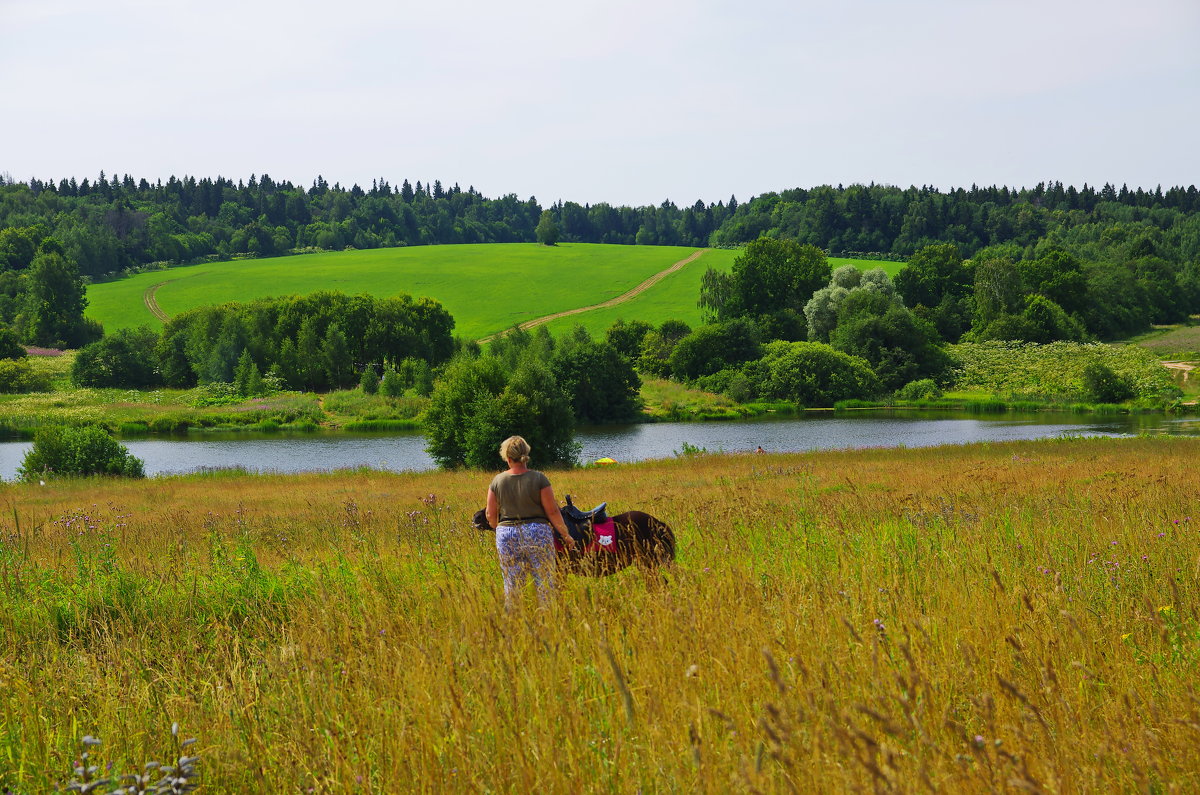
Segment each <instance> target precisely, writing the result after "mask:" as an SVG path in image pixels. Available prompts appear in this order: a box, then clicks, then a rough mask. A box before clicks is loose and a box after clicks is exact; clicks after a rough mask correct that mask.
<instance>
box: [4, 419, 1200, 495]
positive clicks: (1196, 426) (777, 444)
mask: <svg viewBox="0 0 1200 795" xmlns="http://www.w3.org/2000/svg"><path fill="white" fill-rule="evenodd" d="M1139 434H1170V435H1200V418H1197V417H1170V416H1165V415H1135V416H1112V417H1098V416H1095V415H1071V414H1061V415H1054V414H1031V415H1012V414H1002V415H995V416H987V417H968V416H964V415H962V414H930V413H917V412H895V413H891V414H888V413H882V412H871V413H869V414H867V413H855V414H852V415H833V414H828V415H823V416H822V415H809V416H805V417H801V418H789V419H765V420H753V421H737V422H694V423H655V424H649V425H623V426H607V427H602V428H585V429H583V430H582V431H581V432H580V433H578V434H577V435H576V439H577V441H579V442H580V444H581V445H582V453H581V459H582V460H583V461H585V462H586V461H594V460H596V459H597V458H602V457H605V456H608V457H611V458H615V459H616V460H617V461H641V460H645V459H649V458H668V457H671V456H673V455H675V454H677V453H679V452H682V451H683V450H684V449H685V447H688V446H690V447H692V448H701V449H705V450H708V451H709V452H718V451H723V452H745V451H751V450H754V449H755V448H756V447H760V446H761V447H762V448H763V449H765V450H767V451H768V452H800V451H808V450H830V449H845V448H867V447H929V446H934V445H941V444H968V443H972V442H1001V441H1012V440H1021V439H1043V438H1053V437H1060V436H1063V435H1078V436H1136V435H1139ZM124 443H125V445H126V446H127V447H128V448H129V449H130V451H131V452H132V453H133V454H134V455H136V456H138V457H139V458H141V459H142V460H143V461H145V462H146V473H147V474H148V475H158V474H169V473H179V472H192V471H196V470H198V469H203V468H222V467H244V468H246V469H248V470H251V471H260V472H270V471H274V472H310V471H322V470H333V469H347V468H356V467H372V468H376V469H385V470H392V471H425V470H429V469H433V468H434V462H433V459H431V458H430V457H429V454H428V453H426V452H425V438H424V437H423V436H422V435H420V434H418V433H391V434H386V435H382V434H381V435H347V434H320V433H315V434H299V435H286V434H278V435H270V436H254V437H250V436H247V435H246V434H232V433H228V434H223V435H204V436H193V437H191V438H189V439H186V440H182V439H145V440H125V442H124ZM28 448H29V443H28V442H4V443H0V477H3V478H5V479H6V480H7V479H12V478H13V477H15V475H16V471H17V467H18V466H19V465H20V463H21V460H22V458H23V457H24V455H25V451H26V450H27V449H28Z"/></svg>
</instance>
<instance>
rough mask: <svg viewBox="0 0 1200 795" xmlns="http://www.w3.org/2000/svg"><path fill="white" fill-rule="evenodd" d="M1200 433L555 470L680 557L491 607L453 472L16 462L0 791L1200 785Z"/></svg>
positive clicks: (5, 520)
mask: <svg viewBox="0 0 1200 795" xmlns="http://www.w3.org/2000/svg"><path fill="white" fill-rule="evenodd" d="M1198 459H1200V441H1197V440H1179V439H1175V440H1169V439H1164V440H1146V439H1139V440H1125V441H1109V440H1087V441H1066V442H1057V443H1055V442H1050V443H1036V442H1020V443H1013V444H1004V445H990V446H969V447H955V448H940V449H933V450H872V451H858V452H837V453H822V454H802V455H768V456H763V455H758V456H754V455H745V456H731V455H716V456H701V457H689V458H687V459H678V460H669V461H662V462H653V463H646V464H642V465H638V466H620V467H615V468H612V469H595V470H593V469H589V470H582V471H576V472H563V473H556V474H554V476H553V480H554V483H555V487H556V490H557V491H558V493H559V494H560V496H561V495H562V494H565V493H567V492H570V493H572V494H574V495H575V496H576V497H577V499H578V501H579V502H592V501H596V502H598V501H600V500H608V501H609V504H610V506H611V507H612V509H613V510H624V509H628V508H641V509H644V510H648V511H650V512H651V513H654V514H656V515H657V516H660V517H661V518H663V519H665V520H666V521H668V522H669V523H671V524H672V525H673V526H674V528H675V531H676V534H677V537H678V539H679V544H680V559H679V561H678V564H677V565H676V566H675V568H674V570H672V571H670V572H668V573H666V574H665V576H660V575H658V574H656V573H643V572H639V571H636V570H630V571H626V572H623V573H621V574H619V575H617V576H615V577H612V578H609V579H606V580H591V579H585V578H572V579H570V580H568V581H567V582H566V584H565V586H564V587H563V588H562V590H561V592H560V594H559V597H558V599H557V600H556V602H555V603H554V605H553V607H552V609H549V610H538V609H537V608H536V599H534V598H533V596H532V594H529V599H528V600H527V603H526V604H525V605H524V606H523V607H521V608H520V609H518V610H516V611H515V612H513V613H511V614H508V613H506V612H505V610H504V608H503V600H502V596H501V587H500V577H499V572H498V567H497V564H496V561H495V551H494V548H493V546H492V538H491V536H490V535H482V534H480V533H478V532H477V531H475V530H473V529H471V528H470V526H469V520H470V515H471V513H472V512H473V511H474V510H476V509H477V508H478V507H480V506H481V505H482V500H483V494H484V489H485V487H486V482H487V478H486V477H484V476H481V475H479V474H471V473H433V474H422V475H392V474H384V473H375V472H361V473H346V474H335V475H321V476H291V477H284V476H265V477H245V476H238V477H233V476H224V477H221V476H217V477H212V476H210V477H189V478H172V479H164V480H152V481H149V482H145V483H111V482H103V483H96V482H91V483H77V484H66V485H53V486H48V487H44V488H39V487H36V486H17V485H6V486H4V487H3V490H2V492H0V493H2V494H3V496H4V500H5V502H6V503H7V506H8V507H7V509H6V510H5V511H4V513H5V514H7V515H6V516H5V517H0V527H2V528H3V529H2V531H0V532H2V535H0V792H3V791H4V788H5V787H8V788H10V789H11V790H13V791H14V792H44V791H46V790H48V789H52V788H53V787H54V786H55V784H57V783H61V782H63V781H65V780H67V779H68V778H69V777H70V775H71V766H72V761H73V760H74V759H75V758H76V755H77V754H78V753H79V739H80V738H81V737H82V736H83V735H84V734H91V735H95V736H98V737H99V738H101V740H102V741H103V744H102V745H100V746H97V747H94V748H92V749H91V753H92V756H93V758H95V759H99V760H100V764H102V765H103V764H106V763H110V762H111V763H112V764H113V765H114V767H113V770H114V771H120V770H127V769H133V768H134V767H136V766H139V765H140V764H141V763H142V762H144V761H146V760H148V759H152V758H158V759H161V758H163V757H166V756H167V755H168V754H169V753H170V752H171V745H170V742H171V740H172V737H171V732H170V727H171V724H172V723H173V722H178V723H179V724H180V726H181V727H182V732H183V733H186V734H187V735H188V736H195V737H198V738H199V742H198V743H197V744H196V745H195V746H193V747H192V750H193V751H195V752H197V753H198V754H199V756H200V757H201V764H200V769H201V771H202V774H203V776H204V778H203V789H202V790H201V791H207V792H239V793H245V792H293V791H294V792H306V791H313V792H377V793H383V792H408V791H418V792H419V791H436V792H441V791H489V792H528V791H534V790H541V791H548V792H580V791H589V792H591V791H601V792H609V791H610V792H632V791H639V790H640V791H646V792H665V791H672V792H673V791H681V790H682V791H697V792H727V791H731V790H732V791H761V792H792V791H800V792H809V791H877V792H908V791H927V790H928V791H942V792H993V791H1001V792H1007V791H1022V792H1024V791H1040V792H1109V791H1148V792H1172V791H1178V792H1186V791H1196V789H1197V788H1200V772H1198V771H1200V752H1198V751H1197V749H1198V748H1200V695H1198V693H1197V681H1198V678H1197V661H1198V656H1200V615H1198V613H1197V604H1198V597H1200V588H1198V586H1197V581H1198V576H1200V571H1198V568H1200V541H1198V538H1197V529H1198V526H1200V510H1197V509H1198V507H1200V506H1198V505H1197V489H1196V482H1197V481H1196V476H1195V461H1196V460H1198Z"/></svg>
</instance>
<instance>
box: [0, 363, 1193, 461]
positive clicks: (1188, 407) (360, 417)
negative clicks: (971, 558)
mask: <svg viewBox="0 0 1200 795" xmlns="http://www.w3.org/2000/svg"><path fill="white" fill-rule="evenodd" d="M74 355H75V354H74V352H73V351H67V352H65V353H63V354H62V355H58V356H31V357H29V360H30V362H31V363H32V364H33V365H34V367H35V368H36V372H37V375H38V377H39V378H41V379H43V381H44V382H45V383H46V384H47V386H48V387H49V388H50V391H46V392H30V393H23V394H4V395H0V437H4V436H7V437H8V438H17V439H24V438H31V437H32V436H33V434H34V432H35V431H36V430H37V428H38V427H40V426H42V425H47V424H63V425H81V424H99V425H102V426H104V427H106V428H108V429H109V430H110V431H111V432H113V433H114V434H116V435H118V436H122V437H127V438H138V437H144V436H168V437H169V436H176V437H178V436H186V435H189V434H195V433H207V432H210V431H220V432H241V431H247V432H255V433H274V432H280V431H290V432H313V431H318V430H319V431H322V432H328V433H338V432H352V433H359V432H387V431H419V430H420V429H421V414H422V412H423V411H424V408H425V406H426V405H427V402H428V401H427V399H425V398H421V397H417V396H413V395H409V396H407V397H400V398H385V397H383V396H380V395H364V394H363V393H362V391H361V390H359V389H352V390H343V391H337V392H331V393H328V394H315V393H302V392H284V393H280V394H277V395H273V396H270V397H264V398H252V399H247V400H241V401H237V402H234V403H231V404H229V405H209V403H210V400H209V398H210V397H211V396H210V395H209V394H208V392H207V391H206V390H205V389H204V388H196V389H190V390H180V389H165V388H164V389H154V390H134V389H77V388H74V387H73V386H72V385H71V383H70V377H69V374H70V368H71V363H72V361H73V359H74ZM1197 381H1200V379H1193V380H1192V381H1191V382H1188V383H1187V384H1184V383H1183V382H1182V381H1181V382H1180V385H1181V386H1184V387H1185V389H1186V391H1185V394H1184V397H1183V398H1182V399H1180V400H1175V401H1172V402H1166V403H1158V404H1150V403H1148V402H1142V403H1138V402H1136V401H1135V402H1132V403H1129V404H1121V405H1112V404H1089V403H1083V402H1079V401H1067V400H1063V401H1055V400H1050V399H1044V398H1043V399H1037V400H1033V399H1030V398H1029V396H1021V395H1018V396H1012V395H998V394H994V393H991V392H987V391H983V390H972V391H956V392H949V393H947V394H946V395H944V396H943V397H941V398H937V399H933V400H918V401H901V400H884V401H865V400H851V401H841V402H839V403H838V404H836V405H835V406H834V407H832V408H806V407H803V406H799V405H797V404H795V403H789V402H786V401H778V402H760V403H737V402H735V401H733V400H731V399H730V398H728V397H725V396H723V395H718V394H714V393H711V392H704V391H701V390H697V389H691V388H689V387H686V386H683V385H682V384H679V383H676V382H673V381H668V380H665V379H658V378H644V379H643V382H642V389H641V397H642V402H643V404H644V406H645V408H644V409H643V411H642V413H641V415H640V416H639V417H637V418H635V419H634V421H635V422H688V421H707V420H738V419H753V418H763V417H773V416H774V417H787V416H798V415H802V414H805V413H824V412H828V411H838V412H847V411H860V410H861V411H928V410H937V411H958V412H962V413H964V414H969V415H976V414H992V413H1006V412H1022V413H1038V412H1047V411H1062V412H1069V413H1075V414H1081V413H1093V414H1098V415H1112V414H1125V413H1137V414H1151V413H1159V412H1167V413H1179V414H1187V413H1196V412H1197V411H1198V410H1200V409H1198V408H1197V406H1196V404H1195V399H1196V397H1197V392H1198V391H1200V384H1197Z"/></svg>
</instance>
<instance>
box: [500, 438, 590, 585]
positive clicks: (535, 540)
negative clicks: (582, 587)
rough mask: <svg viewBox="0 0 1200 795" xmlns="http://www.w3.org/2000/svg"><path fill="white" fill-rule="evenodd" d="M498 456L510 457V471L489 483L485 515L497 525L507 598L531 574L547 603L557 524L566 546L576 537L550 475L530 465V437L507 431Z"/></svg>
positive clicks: (508, 460)
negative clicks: (507, 433) (568, 526)
mask: <svg viewBox="0 0 1200 795" xmlns="http://www.w3.org/2000/svg"><path fill="white" fill-rule="evenodd" d="M500 457H501V458H502V459H504V460H505V461H507V462H508V471H507V472H501V473H500V474H499V475H496V477H495V478H493V479H492V483H491V485H490V486H488V493H487V519H488V523H489V524H490V525H491V526H492V527H494V528H496V551H497V552H498V553H499V555H500V569H501V571H502V572H503V574H504V602H505V604H508V605H510V606H511V604H512V595H513V593H514V592H515V591H516V589H517V588H518V587H519V586H520V585H521V583H523V582H524V581H525V577H526V576H528V575H532V576H533V582H534V584H535V585H536V586H537V589H538V600H539V601H541V602H542V603H545V601H546V597H547V596H548V594H549V592H550V589H551V588H552V587H553V586H554V567H555V562H554V530H557V531H558V534H559V536H560V537H561V538H562V542H563V544H564V545H565V546H566V547H567V548H568V549H570V548H572V547H573V546H574V544H575V542H574V540H573V539H572V538H571V536H570V534H568V533H567V525H566V523H565V522H563V519H562V514H561V513H560V512H559V509H558V501H557V500H556V499H555V498H554V489H552V488H551V487H550V479H549V478H547V477H546V476H545V475H544V474H542V473H541V472H538V471H537V470H535V469H530V468H529V442H526V441H525V440H524V439H523V438H521V437H520V436H510V437H508V438H507V439H505V440H504V441H503V442H501V443H500ZM551 526H553V530H552V529H551Z"/></svg>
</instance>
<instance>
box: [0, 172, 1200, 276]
mask: <svg viewBox="0 0 1200 795" xmlns="http://www.w3.org/2000/svg"><path fill="white" fill-rule="evenodd" d="M543 209H547V210H549V211H550V213H551V214H552V217H553V220H554V222H555V224H556V226H557V230H558V233H559V240H560V241H561V242H590V243H618V244H635V243H636V244H642V245H691V246H707V245H718V246H736V245H741V244H744V243H747V242H749V241H751V240H755V239H757V238H759V237H761V236H764V235H765V236H768V237H776V238H782V239H789V240H795V241H797V242H800V243H807V244H811V245H814V246H817V247H818V248H822V249H824V250H826V251H827V252H829V253H830V254H833V255H837V254H843V253H873V254H875V255H877V256H883V257H888V258H895V259H903V258H905V257H907V256H909V255H911V254H913V253H914V252H916V251H917V250H919V249H921V248H923V247H924V246H927V245H930V244H933V243H954V244H956V245H957V246H958V249H959V251H960V253H962V255H963V256H965V257H972V256H973V255H974V254H975V253H976V252H977V251H979V250H980V249H983V248H986V247H989V246H997V245H1012V246H1016V247H1017V252H1016V253H1017V254H1018V256H1021V257H1028V256H1036V249H1037V248H1038V247H1039V246H1040V247H1046V246H1055V247H1060V248H1063V249H1065V250H1068V251H1070V252H1071V253H1073V254H1076V255H1077V256H1080V257H1083V258H1084V259H1088V260H1097V259H1106V258H1111V257H1113V256H1144V255H1146V254H1154V255H1155V256H1158V257H1161V258H1163V259H1165V260H1166V261H1168V262H1172V263H1179V262H1184V261H1193V260H1196V259H1200V192H1198V191H1197V189H1196V187H1195V186H1191V187H1188V188H1181V187H1174V188H1170V189H1168V190H1166V191H1163V190H1162V189H1161V188H1158V189H1155V190H1153V191H1146V190H1144V189H1142V188H1137V189H1134V190H1130V189H1129V188H1127V187H1125V186H1121V187H1120V188H1117V187H1115V186H1113V185H1105V186H1104V187H1102V188H1100V189H1099V190H1097V189H1095V188H1093V187H1091V186H1088V185H1084V186H1083V187H1082V188H1081V189H1076V188H1075V187H1074V186H1066V187H1064V186H1063V185H1062V184H1061V183H1058V182H1054V183H1050V184H1039V185H1037V186H1035V187H1033V188H1020V189H1014V188H1008V187H999V188H997V187H994V186H993V187H987V188H981V187H975V186H972V187H971V188H969V189H967V188H956V189H953V190H948V191H941V190H938V189H935V188H932V187H921V188H916V187H909V188H898V187H892V186H885V185H850V186H849V187H842V186H837V187H831V186H819V187H815V188H811V189H800V188H797V189H794V190H787V191H783V192H781V193H768V194H764V195H762V196H757V197H755V198H753V199H751V200H749V201H746V202H744V203H739V202H738V201H737V199H736V198H734V197H730V199H729V200H728V201H727V202H716V203H705V202H703V201H697V202H695V203H694V204H692V205H688V206H684V207H682V208H681V207H679V206H677V205H676V204H674V203H673V202H670V201H664V202H663V203H662V204H660V205H658V206H646V207H623V206H621V207H616V206H612V205H609V204H605V203H600V204H593V205H581V204H578V203H575V202H569V201H568V202H559V203H556V204H554V205H553V206H550V207H547V208H543V207H542V206H541V205H539V204H538V202H537V200H536V199H535V198H533V197H530V198H528V199H524V200H522V199H519V198H518V197H517V196H515V195H513V194H509V195H506V196H501V197H499V198H495V199H489V198H486V197H484V196H483V195H482V194H480V193H479V192H478V191H476V190H475V189H474V188H473V187H469V188H467V189H466V190H463V189H461V188H460V187H459V186H458V185H454V186H452V187H444V186H443V185H442V183H441V182H440V181H438V180H434V181H433V182H432V183H425V184H423V183H422V182H420V181H418V182H417V183H416V185H415V187H414V186H412V185H411V184H410V183H409V181H408V180H404V181H403V183H402V184H401V185H400V186H399V187H395V186H393V185H391V184H389V183H388V182H387V181H386V180H383V179H378V180H375V181H374V182H373V183H372V185H371V187H370V189H363V188H361V187H359V186H358V185H353V186H351V187H350V188H344V187H342V186H340V185H337V184H334V185H330V184H328V183H327V182H326V181H325V180H324V179H322V178H320V177H318V178H317V179H316V180H315V181H314V182H313V184H312V185H311V186H309V187H307V188H305V187H303V186H298V185H294V184H292V183H291V182H286V181H285V182H276V181H274V180H273V179H271V177H269V176H267V175H265V174H264V175H262V176H251V177H250V179H249V181H248V182H243V181H241V180H239V181H237V182H234V181H233V180H230V179H226V178H222V177H217V178H215V179H210V178H202V179H196V178H195V177H184V178H182V179H177V178H175V177H171V178H170V179H168V180H167V181H166V182H162V181H161V180H160V181H157V182H155V183H150V182H148V181H147V180H145V179H140V180H135V179H134V178H133V177H131V176H129V175H125V176H122V177H115V176H114V177H112V178H109V177H107V176H106V175H105V174H104V173H103V172H101V173H100V174H99V175H98V176H97V177H96V178H95V179H94V180H91V179H83V180H82V181H76V179H75V178H71V179H62V180H59V181H58V182H55V181H54V180H45V181H43V180H40V179H31V180H30V181H29V182H15V181H13V180H12V179H11V178H8V177H0V271H20V270H22V269H25V268H27V267H28V266H29V265H30V264H31V262H32V260H33V257H34V254H35V252H36V250H37V247H38V245H39V244H40V242H41V240H43V239H44V238H46V237H53V238H55V239H57V240H58V241H59V242H60V243H61V244H62V246H63V249H64V253H65V256H66V258H67V259H68V260H70V261H71V262H73V263H75V265H76V266H77V267H78V269H79V272H80V273H81V274H82V275H84V276H86V277H92V278H95V277H100V276H104V275H107V274H112V273H118V272H121V271H124V270H127V269H130V268H137V267H140V266H144V265H147V264H150V263H154V262H164V263H180V262H191V261H196V260H200V259H205V258H227V257H232V256H234V255H239V254H251V255H259V256H269V255H275V254H284V253H289V252H293V251H304V250H311V249H326V250H338V249H344V248H347V247H353V248H359V249H364V248H380V247H387V246H404V245H429V244H446V243H488V242H496V243H504V242H532V241H534V240H535V239H536V237H537V233H536V229H537V225H538V222H539V220H540V219H541V215H542V211H543Z"/></svg>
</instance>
